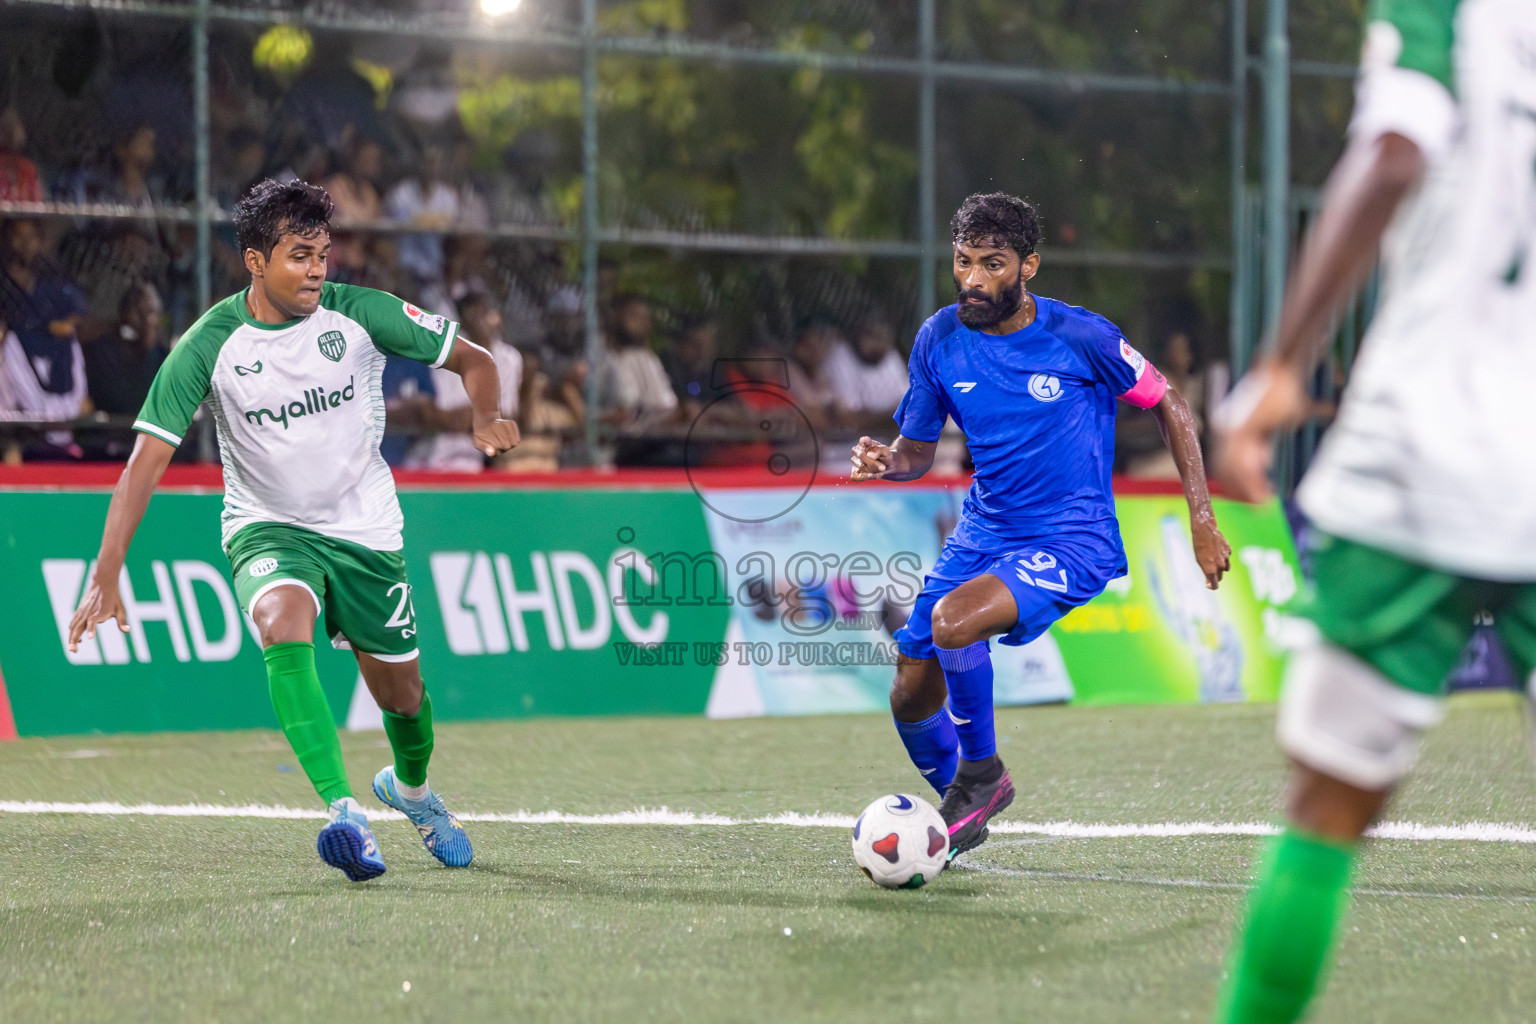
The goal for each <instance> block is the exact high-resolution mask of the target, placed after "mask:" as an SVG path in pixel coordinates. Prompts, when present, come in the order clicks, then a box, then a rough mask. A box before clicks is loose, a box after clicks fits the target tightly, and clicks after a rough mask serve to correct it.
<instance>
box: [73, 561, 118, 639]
mask: <svg viewBox="0 0 1536 1024" xmlns="http://www.w3.org/2000/svg"><path fill="white" fill-rule="evenodd" d="M108 619H116V620H117V628H118V629H121V630H122V631H123V632H124V633H126V632H128V612H127V610H126V609H124V608H123V599H122V598H121V597H120V596H118V593H117V585H116V584H115V583H114V584H113V585H112V586H110V587H103V586H102V585H101V584H99V583H97V582H96V581H95V580H94V579H93V580H91V585H90V586H88V587H86V588H85V596H84V597H83V598H81V599H80V607H78V608H76V609H75V616H74V618H72V619H70V620H69V652H70V653H71V654H73V653H75V652H76V651H77V650H79V648H80V638H81V637H84V638H85V639H87V640H90V639H92V638H93V637H95V635H96V627H97V626H98V625H99V624H101V623H103V622H106V621H107V620H108Z"/></svg>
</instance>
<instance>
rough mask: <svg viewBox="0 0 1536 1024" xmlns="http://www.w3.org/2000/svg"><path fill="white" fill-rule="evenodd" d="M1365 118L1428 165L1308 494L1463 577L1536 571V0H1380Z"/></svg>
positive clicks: (1390, 545) (1393, 544)
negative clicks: (1411, 145) (1410, 144)
mask: <svg viewBox="0 0 1536 1024" xmlns="http://www.w3.org/2000/svg"><path fill="white" fill-rule="evenodd" d="M1350 131H1351V133H1352V134H1353V135H1354V136H1355V137H1356V138H1357V139H1362V138H1363V139H1367V140H1368V139H1372V138H1376V137H1379V136H1380V135H1383V134H1386V133H1389V132H1391V133H1396V134H1399V135H1403V136H1406V137H1407V138H1409V139H1411V140H1412V141H1414V142H1415V143H1417V144H1418V146H1419V148H1420V149H1421V150H1422V151H1423V153H1424V155H1425V157H1426V159H1427V161H1428V171H1427V174H1426V177H1425V180H1424V182H1423V184H1422V185H1421V186H1420V188H1419V189H1418V191H1417V192H1416V193H1415V194H1414V195H1413V196H1411V197H1410V198H1409V199H1408V200H1407V201H1406V202H1405V204H1404V205H1403V207H1402V209H1400V210H1399V212H1398V214H1397V217H1396V219H1395V220H1394V221H1393V223H1392V227H1391V229H1390V231H1389V232H1388V235H1387V238H1386V240H1385V243H1384V250H1383V261H1384V263H1383V266H1384V278H1383V281H1384V290H1383V293H1382V302H1381V305H1380V308H1379V309H1378V312H1377V314H1376V318H1375V320H1374V322H1373V323H1372V325H1371V329H1370V331H1369V333H1368V334H1367V336H1366V339H1365V343H1364V345H1363V347H1362V349H1361V354H1360V357H1359V360H1358V361H1357V363H1356V365H1355V367H1354V370H1353V373H1352V375H1351V378H1350V383H1349V386H1348V388H1347V389H1346V392H1345V396H1344V402H1343V405H1342V408H1341V409H1340V412H1339V418H1338V421H1337V422H1336V423H1335V424H1334V425H1333V427H1332V428H1331V429H1330V430H1329V432H1328V435H1327V438H1326V440H1325V441H1324V443H1323V446H1322V449H1321V451H1320V452H1319V454H1318V459H1317V461H1316V463H1315V464H1314V465H1313V468H1312V470H1311V471H1310V472H1309V473H1308V474H1307V478H1306V480H1305V481H1304V482H1303V484H1302V487H1301V491H1300V499H1301V503H1302V507H1303V508H1304V509H1305V510H1306V512H1307V513H1308V515H1309V516H1311V518H1312V519H1313V520H1314V521H1315V522H1316V523H1317V524H1318V525H1319V526H1320V527H1321V528H1322V529H1324V530H1326V531H1328V532H1329V533H1333V534H1337V535H1339V536H1342V537H1346V538H1348V539H1350V540H1354V541H1358V542H1361V543H1365V544H1370V545H1373V546H1376V547H1380V548H1385V549H1387V550H1390V551H1393V552H1394V553H1397V554H1400V555H1402V556H1404V557H1406V558H1409V559H1412V560H1414V561H1418V562H1421V563H1425V564H1428V565H1431V566H1434V567H1436V568H1441V569H1445V570H1448V571H1451V572H1454V573H1457V574H1458V575H1463V576H1473V577H1479V578H1484V579H1494V580H1508V581H1529V580H1536V442H1533V438H1536V0H1374V3H1373V5H1372V11H1371V15H1370V21H1369V24H1368V28H1367V31H1366V44H1365V51H1364V58H1363V62H1362V68H1361V74H1360V79H1359V84H1358V96H1357V101H1356V109H1355V114H1354V120H1353V123H1352V124H1351V127H1350Z"/></svg>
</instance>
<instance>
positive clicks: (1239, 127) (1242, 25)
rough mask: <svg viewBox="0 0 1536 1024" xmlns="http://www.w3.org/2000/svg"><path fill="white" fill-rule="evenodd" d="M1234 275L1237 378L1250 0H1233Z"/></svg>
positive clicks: (1242, 335) (1247, 347)
mask: <svg viewBox="0 0 1536 1024" xmlns="http://www.w3.org/2000/svg"><path fill="white" fill-rule="evenodd" d="M1231 28H1232V124H1231V131H1232V277H1231V282H1232V283H1231V291H1230V292H1229V293H1228V310H1229V312H1228V316H1229V317H1230V318H1231V322H1230V325H1229V328H1228V345H1229V347H1228V359H1229V361H1230V363H1231V369H1232V379H1233V380H1234V381H1235V380H1236V379H1237V378H1238V377H1239V376H1240V375H1241V374H1242V373H1243V372H1244V371H1245V370H1247V369H1248V358H1249V356H1250V355H1251V354H1252V352H1253V347H1252V346H1253V343H1252V340H1251V339H1250V338H1249V337H1248V331H1247V322H1248V317H1247V310H1248V297H1247V288H1248V238H1247V232H1246V231H1245V230H1244V227H1245V220H1246V218H1245V217H1244V216H1243V213H1244V210H1243V205H1244V202H1245V199H1246V197H1245V195H1244V193H1245V192H1246V190H1247V188H1248V0H1232V26H1231Z"/></svg>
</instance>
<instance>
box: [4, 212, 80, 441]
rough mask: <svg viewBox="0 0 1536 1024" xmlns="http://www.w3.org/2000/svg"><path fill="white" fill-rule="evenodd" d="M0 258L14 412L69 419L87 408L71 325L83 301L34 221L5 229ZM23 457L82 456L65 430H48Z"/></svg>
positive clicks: (15, 223) (75, 323) (16, 222)
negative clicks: (46, 252)
mask: <svg viewBox="0 0 1536 1024" xmlns="http://www.w3.org/2000/svg"><path fill="white" fill-rule="evenodd" d="M0 241H3V249H0V254H3V255H0V259H3V261H4V272H3V273H0V323H3V324H5V326H6V332H5V341H4V349H5V354H4V363H5V373H6V379H7V383H8V385H9V390H10V392H11V397H12V400H13V402H14V403H15V408H16V411H17V412H19V413H21V414H22V415H23V416H25V417H28V418H32V419H42V420H72V419H75V418H77V417H78V416H80V415H81V414H82V413H84V412H85V411H87V408H86V402H87V401H88V399H87V398H86V383H85V357H84V355H83V353H82V352H81V350H80V339H79V338H78V336H77V335H76V333H75V332H76V329H77V328H78V326H79V324H80V320H81V319H82V318H83V317H84V316H85V313H86V305H85V298H84V296H82V295H81V294H80V290H79V289H78V288H76V287H75V286H74V285H73V284H72V283H71V282H70V281H68V280H67V279H66V278H64V277H63V276H62V275H59V274H57V273H54V272H52V271H51V270H50V269H49V267H48V265H47V263H46V262H45V261H44V259H43V235H42V231H41V229H40V228H39V226H38V224H37V222H36V221H33V220H13V221H11V222H9V223H8V224H6V225H5V226H4V232H3V238H0ZM24 455H25V457H27V458H32V459H59V458H79V457H80V455H81V452H80V448H79V446H78V445H76V444H75V443H74V438H73V437H72V436H71V435H70V433H69V432H68V431H50V432H49V433H48V435H47V436H46V438H45V441H44V442H43V443H41V444H36V445H31V446H29V447H28V448H27V449H26V450H25V451H24Z"/></svg>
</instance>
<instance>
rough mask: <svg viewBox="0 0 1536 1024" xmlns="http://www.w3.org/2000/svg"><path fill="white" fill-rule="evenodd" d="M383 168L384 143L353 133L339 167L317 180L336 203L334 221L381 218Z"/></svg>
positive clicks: (362, 220)
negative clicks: (381, 176)
mask: <svg viewBox="0 0 1536 1024" xmlns="http://www.w3.org/2000/svg"><path fill="white" fill-rule="evenodd" d="M383 172H384V147H383V146H381V145H379V144H378V143H377V142H375V141H374V140H373V139H369V138H365V137H362V136H358V137H356V138H355V139H354V140H353V142H352V145H351V146H350V147H349V149H348V152H347V156H346V162H345V165H344V166H343V168H342V169H341V170H338V171H337V172H336V173H334V174H332V175H330V176H328V177H327V178H325V180H323V181H321V182H320V187H321V188H323V189H325V191H326V192H328V193H329V194H330V197H331V202H333V203H335V204H336V220H337V221H339V222H341V223H347V222H351V221H358V222H362V223H371V222H373V221H377V220H382V219H383V217H384V203H383V202H382V201H381V200H380V199H379V189H378V181H379V176H380V175H381V174H383Z"/></svg>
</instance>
